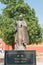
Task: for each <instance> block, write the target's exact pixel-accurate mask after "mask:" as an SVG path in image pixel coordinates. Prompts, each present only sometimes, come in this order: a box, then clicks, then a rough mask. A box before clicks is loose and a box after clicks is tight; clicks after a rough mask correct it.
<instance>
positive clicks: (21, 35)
mask: <svg viewBox="0 0 43 65" xmlns="http://www.w3.org/2000/svg"><path fill="white" fill-rule="evenodd" d="M15 31H16V34H15V43H16V44H15V49H16V50H25V48H26V44H27V43H29V38H28V32H27V24H26V22H25V21H24V20H23V17H22V15H19V20H18V21H17V22H16V23H15Z"/></svg>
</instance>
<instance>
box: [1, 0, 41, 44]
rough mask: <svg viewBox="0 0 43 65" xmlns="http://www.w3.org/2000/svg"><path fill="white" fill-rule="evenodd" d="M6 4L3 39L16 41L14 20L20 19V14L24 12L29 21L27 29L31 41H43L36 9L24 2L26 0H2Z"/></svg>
mask: <svg viewBox="0 0 43 65" xmlns="http://www.w3.org/2000/svg"><path fill="white" fill-rule="evenodd" d="M0 1H1V2H2V3H4V4H6V8H5V9H4V10H3V14H2V17H3V19H2V20H3V21H2V22H3V25H2V31H3V39H4V40H5V41H6V42H7V43H9V42H10V43H13V42H14V32H15V31H14V22H13V21H15V20H18V15H20V14H22V15H23V18H24V20H25V21H26V23H27V31H28V35H29V43H38V42H41V39H42V34H41V27H40V25H39V24H38V18H37V17H36V15H35V10H34V9H33V8H32V9H31V7H30V6H29V5H28V4H26V3H25V2H24V0H0Z"/></svg>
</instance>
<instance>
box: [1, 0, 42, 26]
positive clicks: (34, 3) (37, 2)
mask: <svg viewBox="0 0 43 65" xmlns="http://www.w3.org/2000/svg"><path fill="white" fill-rule="evenodd" d="M25 2H26V3H28V5H29V6H30V7H31V8H34V9H35V13H36V16H37V17H38V20H39V24H40V25H42V24H43V0H25ZM5 7H6V6H5V5H4V4H1V3H0V13H2V9H3V8H5Z"/></svg>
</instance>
